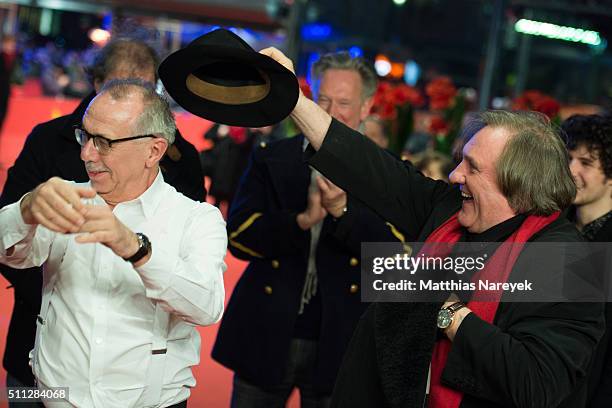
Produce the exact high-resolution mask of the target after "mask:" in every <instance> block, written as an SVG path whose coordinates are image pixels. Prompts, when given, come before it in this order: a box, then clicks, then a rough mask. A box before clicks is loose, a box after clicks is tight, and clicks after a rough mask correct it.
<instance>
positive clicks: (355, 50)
mask: <svg viewBox="0 0 612 408" xmlns="http://www.w3.org/2000/svg"><path fill="white" fill-rule="evenodd" d="M348 51H349V54H350V55H351V57H353V58H357V57H362V56H363V50H362V49H361V48H359V47H357V46H356V45H355V46H353V47H351V48H349V50H348Z"/></svg>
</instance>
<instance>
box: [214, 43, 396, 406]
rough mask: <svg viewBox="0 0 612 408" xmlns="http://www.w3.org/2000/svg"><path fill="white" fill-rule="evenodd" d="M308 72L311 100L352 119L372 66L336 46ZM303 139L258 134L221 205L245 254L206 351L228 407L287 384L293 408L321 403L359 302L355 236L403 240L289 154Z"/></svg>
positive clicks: (357, 118) (278, 399)
mask: <svg viewBox="0 0 612 408" xmlns="http://www.w3.org/2000/svg"><path fill="white" fill-rule="evenodd" d="M313 74H314V77H315V78H316V79H315V84H314V85H315V86H314V93H315V95H316V96H317V102H318V104H319V106H321V107H322V108H323V109H325V110H326V111H327V112H329V113H330V114H331V115H332V116H334V117H336V118H338V120H340V121H341V122H343V123H345V124H346V125H347V126H349V127H350V128H352V129H356V128H358V127H359V125H360V122H361V121H362V120H363V119H364V118H365V117H366V116H367V114H368V113H369V110H370V106H371V98H372V95H373V93H374V90H375V88H376V78H375V75H374V73H373V71H372V69H371V68H370V67H369V66H368V65H366V63H365V62H364V61H363V60H362V59H359V58H357V59H355V58H351V57H350V56H349V55H348V54H346V53H339V54H330V55H326V56H324V57H322V58H321V59H320V60H319V61H318V62H317V63H316V64H315V66H314V67H313ZM305 145H306V144H305V140H304V137H303V136H302V135H299V136H296V137H294V138H291V139H285V140H282V141H278V142H273V143H265V142H262V143H260V145H259V147H258V148H256V150H254V152H253V154H252V157H251V161H250V164H249V167H248V168H247V170H246V173H245V175H244V176H243V179H242V182H241V185H240V187H239V190H238V192H237V194H236V196H235V199H234V202H233V204H232V206H231V210H230V216H229V219H228V233H229V239H230V251H231V252H232V254H234V255H235V256H236V257H238V258H240V259H245V260H248V261H250V263H249V266H248V267H247V269H246V270H245V272H244V274H243V275H242V277H241V279H240V281H239V282H238V284H237V285H236V288H235V289H234V293H233V294H232V297H231V299H230V302H229V305H228V307H227V311H226V313H225V316H224V318H223V320H222V322H221V327H220V329H219V334H218V337H217V341H216V344H215V347H214V349H213V353H212V355H213V358H215V359H216V360H217V361H219V362H220V363H221V364H223V365H225V366H226V367H228V368H230V369H232V370H233V371H234V372H235V377H234V388H233V395H232V407H262V408H264V407H265V408H271V407H284V406H285V402H286V400H287V399H288V397H289V395H290V393H291V391H292V389H293V388H294V387H297V388H299V390H300V395H301V401H302V407H327V406H328V405H329V402H330V395H331V391H332V388H333V385H334V381H335V378H336V374H337V371H338V367H339V366H340V362H341V359H342V355H343V353H344V350H345V348H346V345H347V344H348V341H349V339H350V337H351V334H352V332H353V329H354V327H355V325H356V323H357V321H358V319H359V317H360V315H361V314H362V312H363V311H364V310H365V305H364V304H363V303H361V301H360V288H359V282H360V267H359V263H360V262H359V255H360V243H361V242H362V241H366V240H370V241H396V242H397V241H398V239H399V240H403V236H402V234H401V233H399V231H397V230H396V229H395V228H394V227H393V226H391V225H387V224H386V223H385V222H384V221H383V220H382V219H380V218H379V217H377V216H376V215H375V214H374V213H372V212H371V211H369V210H367V209H366V208H365V207H364V206H362V205H361V204H360V203H359V202H357V201H356V200H352V199H351V198H350V197H348V198H347V195H346V194H345V193H344V191H342V190H340V189H339V188H338V187H336V186H335V185H333V184H331V183H330V182H329V181H327V180H325V179H323V178H321V177H320V176H319V175H318V173H316V172H314V171H311V169H310V168H309V167H308V166H307V165H306V164H305V163H303V161H302V160H301V157H302V153H303V150H304V147H305ZM390 157H391V156H390ZM394 160H395V159H394Z"/></svg>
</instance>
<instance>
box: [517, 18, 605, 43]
mask: <svg viewBox="0 0 612 408" xmlns="http://www.w3.org/2000/svg"><path fill="white" fill-rule="evenodd" d="M514 30H515V31H517V32H519V33H523V34H530V35H536V36H540V37H546V38H552V39H555V40H563V41H571V42H577V43H583V44H588V45H592V46H594V47H597V46H599V45H600V44H601V43H602V39H601V37H600V36H599V33H598V32H597V31H591V30H583V29H581V28H574V27H566V26H560V25H556V24H551V23H543V22H541V21H534V20H527V19H524V18H522V19H520V20H519V21H517V22H516V23H515V24H514Z"/></svg>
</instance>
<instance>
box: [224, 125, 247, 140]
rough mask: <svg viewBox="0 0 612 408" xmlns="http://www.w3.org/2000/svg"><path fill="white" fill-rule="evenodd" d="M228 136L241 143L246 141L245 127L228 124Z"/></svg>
mask: <svg viewBox="0 0 612 408" xmlns="http://www.w3.org/2000/svg"><path fill="white" fill-rule="evenodd" d="M228 136H229V137H230V138H231V139H232V140H233V141H234V143H236V144H242V143H244V142H246V139H247V132H246V128H243V127H238V126H230V128H229V133H228Z"/></svg>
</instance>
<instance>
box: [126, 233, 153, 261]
mask: <svg viewBox="0 0 612 408" xmlns="http://www.w3.org/2000/svg"><path fill="white" fill-rule="evenodd" d="M136 238H138V251H136V253H135V254H134V255H132V256H130V257H129V258H123V259H124V260H125V261H128V262H131V263H133V264H135V263H136V262H138V261H140V260H141V259H142V258H144V257H145V256H147V254H148V253H149V251H150V250H151V241H149V238H147V236H146V235H145V234H143V233H140V232H137V233H136Z"/></svg>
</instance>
